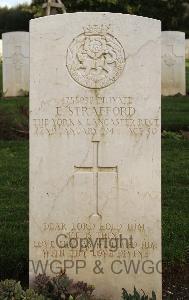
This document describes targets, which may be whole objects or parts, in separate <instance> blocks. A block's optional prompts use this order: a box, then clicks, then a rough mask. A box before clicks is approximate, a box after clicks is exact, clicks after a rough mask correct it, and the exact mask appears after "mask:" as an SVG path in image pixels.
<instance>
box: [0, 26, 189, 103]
mask: <svg viewBox="0 0 189 300" xmlns="http://www.w3.org/2000/svg"><path fill="white" fill-rule="evenodd" d="M2 41H3V42H2ZM185 58H186V59H189V39H187V40H186V41H185V34H184V33H183V32H178V31H164V32H162V95H164V96H169V95H176V94H178V93H180V94H182V95H185V94H186V84H185V81H186V79H185ZM0 60H3V93H4V95H5V97H14V96H24V95H25V94H27V93H28V91H29V33H28V32H9V33H5V34H3V40H0Z"/></svg>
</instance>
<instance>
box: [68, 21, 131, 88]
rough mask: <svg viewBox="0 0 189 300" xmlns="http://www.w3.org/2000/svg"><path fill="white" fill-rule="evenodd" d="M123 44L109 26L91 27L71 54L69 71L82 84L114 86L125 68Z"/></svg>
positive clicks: (73, 45)
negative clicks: (110, 31)
mask: <svg viewBox="0 0 189 300" xmlns="http://www.w3.org/2000/svg"><path fill="white" fill-rule="evenodd" d="M125 60H126V59H125V53H124V49H123V47H122V45H121V44H120V42H119V41H118V40H117V39H116V38H115V37H114V36H113V35H112V34H110V33H109V27H108V26H105V25H101V26H99V25H89V26H88V27H87V28H84V33H82V34H80V35H79V36H77V37H76V38H75V39H74V40H73V41H72V42H71V44H70V46H69V48H68V51H67V69H68V71H69V73H70V75H71V76H72V78H73V79H74V80H75V81H76V82H77V83H79V84H80V85H82V86H84V87H87V88H91V89H100V88H104V87H107V86H109V85H111V84H112V83H114V82H115V81H116V80H117V79H118V78H119V76H120V75H121V73H122V71H123V69H124V66H125Z"/></svg>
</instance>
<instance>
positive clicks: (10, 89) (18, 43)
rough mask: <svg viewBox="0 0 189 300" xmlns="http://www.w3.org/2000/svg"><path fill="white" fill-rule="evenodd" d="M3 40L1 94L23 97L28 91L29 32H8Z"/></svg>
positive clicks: (3, 36)
mask: <svg viewBox="0 0 189 300" xmlns="http://www.w3.org/2000/svg"><path fill="white" fill-rule="evenodd" d="M2 38H3V93H4V95H5V97H13V96H24V95H25V94H26V93H28V91H29V32H8V33H4V34H3V35H2Z"/></svg>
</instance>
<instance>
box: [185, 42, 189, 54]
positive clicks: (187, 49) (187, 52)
mask: <svg viewBox="0 0 189 300" xmlns="http://www.w3.org/2000/svg"><path fill="white" fill-rule="evenodd" d="M185 43H186V59H189V39H186V41H185Z"/></svg>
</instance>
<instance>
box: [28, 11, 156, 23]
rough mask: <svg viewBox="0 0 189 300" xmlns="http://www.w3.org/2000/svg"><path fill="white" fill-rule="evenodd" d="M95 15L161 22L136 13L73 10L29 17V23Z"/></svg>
mask: <svg viewBox="0 0 189 300" xmlns="http://www.w3.org/2000/svg"><path fill="white" fill-rule="evenodd" d="M97 15H102V16H111V17H112V18H115V17H119V18H130V19H138V20H146V21H148V22H149V21H150V22H158V23H161V21H160V20H158V19H153V18H149V17H143V16H137V15H130V14H122V13H111V12H74V13H66V14H56V15H49V16H44V17H39V18H36V19H31V20H30V24H32V23H39V22H44V21H49V20H50V19H51V20H52V19H55V18H56V19H58V18H60V19H61V18H64V19H69V18H70V17H72V16H75V17H80V18H81V17H82V16H83V17H86V16H91V17H95V16H97Z"/></svg>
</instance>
